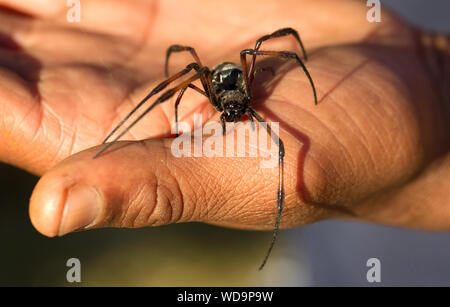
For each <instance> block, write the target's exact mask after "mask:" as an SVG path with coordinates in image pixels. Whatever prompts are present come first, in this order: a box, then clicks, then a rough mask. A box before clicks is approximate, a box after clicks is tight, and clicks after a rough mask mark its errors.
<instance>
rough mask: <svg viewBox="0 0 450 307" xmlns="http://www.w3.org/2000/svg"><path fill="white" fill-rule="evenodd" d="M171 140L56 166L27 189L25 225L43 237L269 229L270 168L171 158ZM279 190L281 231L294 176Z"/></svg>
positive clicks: (253, 161)
mask: <svg viewBox="0 0 450 307" xmlns="http://www.w3.org/2000/svg"><path fill="white" fill-rule="evenodd" d="M172 141H173V139H157V140H146V141H140V142H118V143H116V144H115V145H114V146H112V147H111V148H110V149H109V150H107V151H106V152H105V153H104V154H102V155H100V156H99V157H98V158H96V159H93V158H92V157H93V156H94V155H95V154H96V153H97V152H98V151H99V150H100V149H101V147H95V148H91V149H88V150H85V151H83V152H80V153H78V154H76V155H74V156H71V157H69V158H68V159H66V160H64V161H62V162H61V163H60V164H58V165H56V166H55V167H53V168H52V169H50V170H49V171H48V172H47V173H46V174H45V175H44V176H43V177H42V178H41V179H40V181H39V182H38V184H37V186H36V187H35V190H34V191H33V194H32V197H31V202H30V217H31V221H32V223H33V225H34V226H35V228H36V229H37V230H38V231H39V232H41V233H42V234H44V235H47V236H56V235H60V236H61V235H65V234H67V233H70V232H72V231H76V230H84V229H91V228H98V227H144V226H157V225H164V224H170V223H177V222H190V221H200V222H207V223H213V224H220V225H225V226H233V227H238V228H251V229H272V228H273V225H274V221H275V217H276V213H277V208H276V192H277V188H278V169H277V167H274V168H267V169H262V168H260V167H259V159H258V158H248V157H247V158H246V157H244V158H230V157H224V158H216V157H213V158H211V157H205V156H202V157H198V158H197V157H189V158H178V157H176V156H175V155H174V154H172V152H171V143H172ZM286 172H287V173H289V163H285V173H286ZM285 190H286V204H288V203H297V206H292V207H290V206H289V205H287V206H285V211H284V212H288V213H289V212H290V213H291V214H287V213H286V214H284V215H283V219H282V226H284V227H286V226H293V224H298V221H294V220H295V219H294V218H293V216H298V214H295V212H296V210H297V211H298V210H299V208H300V209H301V208H302V207H303V206H298V202H297V201H296V200H295V199H294V198H296V197H297V196H296V195H297V193H295V178H293V177H292V178H290V177H289V176H285ZM292 213H294V214H292ZM304 215H305V214H303V216H304ZM289 216H292V217H291V218H289Z"/></svg>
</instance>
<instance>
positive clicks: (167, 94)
mask: <svg viewBox="0 0 450 307" xmlns="http://www.w3.org/2000/svg"><path fill="white" fill-rule="evenodd" d="M189 65H191V64H189ZM189 65H188V66H189ZM195 65H197V64H195ZM205 74H209V68H208V67H206V66H203V67H201V68H200V69H199V70H198V71H197V73H196V74H195V75H193V76H191V77H190V78H188V79H187V80H186V81H183V82H182V83H180V84H179V85H177V86H175V87H173V88H171V89H168V90H167V91H165V92H164V93H163V94H162V95H161V96H159V98H158V99H157V100H156V101H155V102H154V103H153V104H151V105H150V106H149V107H148V108H147V109H146V110H145V111H144V112H143V113H142V114H141V115H139V117H138V118H136V120H134V121H133V122H132V123H131V124H130V125H129V126H128V127H127V128H126V129H125V130H124V131H122V132H121V133H120V134H119V135H118V136H117V137H116V138H115V139H114V140H113V141H112V142H111V143H108V144H107V145H106V146H105V147H103V149H102V150H100V151H99V152H98V153H97V154H96V155H95V156H94V159H95V158H97V157H98V156H99V155H101V154H102V153H103V152H105V151H106V150H107V149H108V148H110V147H111V146H112V145H113V144H114V143H116V142H117V140H119V139H120V138H121V137H122V136H123V135H124V134H125V133H127V132H128V131H129V130H130V129H131V128H132V127H133V126H134V125H136V123H138V122H139V121H140V120H141V119H142V118H143V117H144V116H145V115H147V114H148V113H149V112H150V111H151V110H152V109H153V108H154V107H156V106H157V105H159V104H161V103H163V102H165V101H167V100H168V99H169V98H171V97H172V96H173V95H174V94H175V93H176V92H177V91H179V90H181V89H182V88H184V87H186V86H187V85H188V84H189V83H191V82H193V81H195V80H198V79H200V78H201V77H202V76H203V75H205ZM121 124H122V123H121ZM116 130H117V129H116Z"/></svg>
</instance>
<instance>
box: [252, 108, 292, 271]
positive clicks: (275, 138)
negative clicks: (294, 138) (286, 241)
mask: <svg viewBox="0 0 450 307" xmlns="http://www.w3.org/2000/svg"><path fill="white" fill-rule="evenodd" d="M247 115H248V117H249V118H250V120H251V121H252V122H253V117H255V118H256V120H257V121H258V122H260V123H263V122H265V121H264V119H263V118H262V117H261V116H260V115H259V114H258V113H256V111H255V110H254V109H253V108H252V107H248V109H247ZM262 126H263V127H264V128H265V129H266V130H267V133H269V134H270V136H271V138H272V139H273V141H274V142H275V144H278V191H277V209H278V213H277V218H276V220H275V227H274V229H273V235H272V241H271V242H270V246H269V249H268V250H267V253H266V256H265V257H264V260H263V262H262V264H261V266H260V267H259V270H262V269H263V268H264V266H265V265H266V262H267V259H269V256H270V253H271V252H272V249H273V246H274V245H275V241H276V240H277V235H278V230H279V229H280V221H281V214H282V212H283V207H284V174H283V171H284V167H283V162H284V144H283V141H282V140H281V139H280V138H279V136H278V135H277V134H276V133H275V132H273V131H272V129H271V128H270V126H269V125H262Z"/></svg>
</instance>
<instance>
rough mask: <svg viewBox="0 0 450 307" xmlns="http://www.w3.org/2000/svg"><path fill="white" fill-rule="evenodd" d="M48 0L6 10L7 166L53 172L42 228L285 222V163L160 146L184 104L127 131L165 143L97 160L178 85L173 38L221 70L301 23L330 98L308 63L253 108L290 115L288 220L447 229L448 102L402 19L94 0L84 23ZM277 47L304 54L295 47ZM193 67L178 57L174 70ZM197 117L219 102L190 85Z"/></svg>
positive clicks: (44, 191)
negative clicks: (140, 112)
mask: <svg viewBox="0 0 450 307" xmlns="http://www.w3.org/2000/svg"><path fill="white" fill-rule="evenodd" d="M36 2H49V1H36ZM36 2H34V1H28V2H26V3H20V4H18V3H15V1H14V2H13V1H6V0H1V1H0V3H4V4H5V3H9V5H12V6H13V7H14V8H15V9H16V10H19V11H22V12H28V13H30V14H32V15H33V17H34V18H29V17H23V16H17V15H15V14H11V13H8V12H5V11H2V12H1V19H2V20H3V23H2V24H1V25H0V33H3V35H4V36H5V37H9V38H10V39H11V41H12V42H14V43H15V44H17V46H18V47H20V49H19V50H11V49H8V48H6V47H5V46H4V48H1V49H0V53H1V56H0V59H1V60H0V61H1V67H0V99H1V100H2V101H3V102H4V103H3V104H2V105H1V106H0V112H1V114H3V115H2V118H1V121H0V148H1V149H0V159H1V160H2V161H5V162H7V163H11V164H13V165H16V166H18V167H21V168H25V169H27V170H29V171H31V172H34V173H36V174H38V175H42V174H44V173H45V175H44V176H43V177H42V178H41V180H40V182H39V183H38V185H37V186H36V189H35V191H34V192H33V196H32V199H31V203H30V215H31V219H32V222H33V224H34V226H35V227H36V228H37V229H38V230H39V231H40V232H42V233H43V234H45V235H48V236H54V235H57V234H60V235H62V234H65V233H67V232H70V231H73V230H76V229H80V228H82V229H85V228H96V227H141V226H148V225H161V224H167V223H174V222H186V221H201V222H207V223H213V224H219V225H225V226H232V227H239V228H251V229H271V228H272V227H273V222H274V216H275V214H276V206H275V193H276V185H277V176H276V174H277V170H276V168H275V169H267V170H263V169H260V168H259V167H258V161H257V160H256V159H255V160H253V159H238V158H232V159H231V158H206V157H201V158H185V159H180V158H175V157H173V156H172V155H171V153H170V143H171V141H172V139H168V138H161V137H162V136H168V135H169V134H170V126H171V124H172V123H173V101H172V102H167V103H166V104H165V105H163V106H161V107H158V108H156V109H155V110H154V111H152V113H150V114H148V115H147V116H146V117H145V118H144V119H143V121H142V122H140V123H139V124H138V125H137V126H136V127H134V128H133V129H132V130H131V131H130V133H129V134H127V135H126V136H125V137H124V139H129V140H137V139H143V138H151V139H150V140H146V141H142V142H134V143H131V144H129V145H128V146H125V147H123V146H122V145H120V144H118V147H117V148H118V150H112V151H111V152H109V153H108V154H105V155H103V156H101V158H99V159H95V160H93V159H92V156H93V155H94V154H95V153H96V152H97V151H98V150H99V147H94V148H92V146H95V145H98V144H99V143H100V142H101V141H102V140H103V138H104V136H105V135H106V134H107V133H108V132H109V131H110V130H111V129H112V128H113V127H114V125H115V124H117V123H118V122H119V121H120V119H121V118H123V117H124V116H125V115H126V114H127V113H128V112H129V111H130V110H131V109H132V107H133V105H135V104H136V103H137V102H138V101H139V100H140V99H141V98H142V97H143V96H145V95H146V94H147V92H148V91H149V90H150V89H152V88H153V87H154V86H155V85H156V84H157V83H159V82H160V81H161V80H163V78H164V77H163V67H164V65H163V64H164V54H165V50H166V48H167V47H168V46H169V45H171V44H174V43H178V44H183V45H190V46H193V47H195V48H196V50H197V53H198V54H199V56H200V58H201V60H202V62H203V63H204V64H205V65H208V66H209V67H212V66H213V65H215V64H217V63H220V62H223V61H225V60H232V61H235V62H238V55H239V51H240V50H241V49H244V48H251V47H253V44H254V42H255V40H256V39H257V38H258V37H259V36H261V35H264V34H267V33H271V32H273V31H274V30H276V29H278V28H282V27H286V26H289V27H292V28H294V29H297V30H298V31H299V33H300V35H301V38H302V40H303V43H304V44H305V46H306V48H307V51H309V60H308V62H307V63H306V65H307V67H308V69H309V71H310V73H311V75H312V77H313V79H314V82H315V84H316V87H317V90H318V98H319V105H318V106H314V104H313V98H312V94H311V89H310V86H309V83H308V81H307V79H306V77H305V76H304V75H303V73H302V72H301V70H300V69H298V68H296V69H290V70H288V71H286V72H285V73H284V74H283V75H282V76H281V77H282V78H281V79H280V82H278V83H277V84H276V86H275V87H274V88H273V90H272V91H271V92H270V93H269V94H268V95H260V96H257V95H255V99H254V100H253V102H252V105H253V106H254V108H255V109H256V110H257V111H259V112H260V113H261V114H262V115H263V116H264V118H265V119H266V120H267V121H275V122H280V137H281V138H282V139H283V141H284V143H285V148H286V157H285V190H286V206H285V210H284V213H283V218H282V227H294V226H298V225H303V224H306V223H310V222H313V221H317V220H319V219H323V218H329V217H346V218H356V219H360V220H370V221H376V222H381V223H388V224H393V225H402V226H409V227H420V228H426V229H448V227H449V224H450V211H449V210H448V209H447V208H446V207H445V206H442V204H446V203H449V201H450V199H449V195H448V192H447V193H446V191H448V190H449V181H450V180H449V173H450V172H449V171H448V170H449V168H450V157H449V156H448V149H449V127H448V116H449V113H448V104H449V102H448V100H447V101H445V100H443V99H442V98H441V97H440V92H439V89H438V88H436V87H434V85H433V84H432V82H431V80H433V78H434V75H433V74H432V73H431V72H430V71H429V70H428V67H429V66H428V64H427V62H426V59H427V58H425V54H426V52H425V51H427V50H428V49H427V47H426V46H424V45H421V44H420V40H419V38H420V35H419V33H418V32H416V31H415V30H414V29H412V28H410V27H408V26H407V25H405V24H403V23H402V22H400V21H398V20H397V19H396V18H395V17H393V16H391V15H390V14H389V13H388V12H383V22H382V23H381V24H371V23H369V22H367V20H366V18H365V17H366V10H367V8H366V7H365V6H364V5H362V4H361V3H360V2H358V1H339V3H338V2H336V1H303V2H300V3H299V1H292V2H290V3H288V2H285V3H283V6H280V5H279V4H277V3H276V2H273V3H271V2H268V3H266V4H265V5H264V6H261V5H257V4H254V3H251V2H250V3H249V2H245V3H241V2H234V3H231V2H227V4H218V3H211V2H206V1H205V2H204V3H203V2H196V3H195V4H190V5H188V4H186V3H183V4H179V3H176V2H173V3H170V2H167V1H164V3H160V4H158V3H157V2H150V1H136V2H131V1H127V2H123V1H109V2H108V3H106V2H105V1H104V2H102V3H101V4H99V3H96V2H94V1H92V2H89V1H84V2H83V4H82V20H81V23H79V24H77V23H75V24H69V23H67V21H66V19H65V13H66V10H67V8H66V7H65V6H64V5H65V2H64V1H62V3H61V5H60V6H59V7H58V6H57V5H55V2H54V1H52V2H51V4H47V5H46V6H37V5H36V4H35V3H36ZM247 6H248V7H247ZM40 7H45V8H46V10H40V9H39V8H40ZM47 8H50V9H52V10H50V11H48V10H47ZM180 12H183V15H182V16H180V15H181V14H180ZM223 16H232V18H231V17H230V18H224V17H223ZM268 16H270V17H268ZM319 17H320V18H319ZM3 42H4V45H6V43H8V42H7V41H6V40H3ZM273 43H274V44H275V45H276V46H277V47H278V48H276V50H297V51H298V49H297V46H296V45H295V42H294V40H293V39H291V38H283V39H280V40H277V41H274V42H273ZM277 44H278V45H277ZM9 45H11V44H9ZM266 45H267V46H274V45H273V44H271V43H269V42H267V44H266V43H264V44H263V46H262V49H267V47H265V46H266ZM421 46H422V47H423V49H420V47H421ZM272 49H275V48H272ZM420 50H423V51H424V53H420V52H419V51H420ZM190 62H192V59H191V58H190V57H189V55H181V54H180V55H176V56H175V55H174V56H173V58H172V59H171V65H170V71H171V72H175V71H177V70H179V69H181V68H184V67H185V65H186V64H188V63H190ZM256 86H258V85H256ZM441 88H444V89H445V86H444V87H442V86H441ZM192 113H201V114H202V115H203V118H213V116H216V115H215V114H216V112H215V111H214V109H213V108H212V107H211V106H210V105H209V103H208V101H206V99H205V98H203V97H201V96H199V95H198V94H196V93H189V92H187V93H186V95H185V98H184V99H183V100H182V103H181V105H180V114H181V118H180V120H182V121H186V120H188V119H189V118H190V117H191V115H192ZM122 144H123V143H122ZM143 145H144V146H143ZM78 152H79V153H78ZM74 153H78V154H75V155H73V156H71V157H70V158H68V159H66V160H65V161H63V162H61V161H62V160H63V159H65V158H67V157H68V156H70V155H72V154H74ZM60 162H61V163H60ZM242 170H245V173H243V171H242ZM82 187H90V188H88V190H90V191H94V193H93V195H90V194H89V193H84V192H81V188H82ZM70 188H72V190H71V192H69V189H70ZM73 191H78V192H80V193H79V194H78V195H75V193H74V192H73ZM68 195H71V196H74V197H75V198H74V199H73V200H72V198H70V200H69V201H67V196H68ZM66 201H67V202H66ZM67 204H68V205H67ZM95 204H97V206H96V205H95ZM86 226H87V227H86Z"/></svg>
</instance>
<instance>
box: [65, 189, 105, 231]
mask: <svg viewBox="0 0 450 307" xmlns="http://www.w3.org/2000/svg"><path fill="white" fill-rule="evenodd" d="M100 206H101V205H100V194H99V193H98V192H97V190H96V189H95V188H93V187H91V186H86V185H80V186H74V187H72V188H71V189H70V190H69V191H68V192H67V200H66V204H65V207H64V211H63V215H62V218H61V225H60V227H59V233H58V235H59V236H63V235H65V234H67V233H69V232H72V231H75V230H78V229H82V228H84V227H86V226H89V225H90V224H92V222H94V220H95V218H96V217H97V215H98V214H99V213H100Z"/></svg>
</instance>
